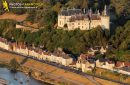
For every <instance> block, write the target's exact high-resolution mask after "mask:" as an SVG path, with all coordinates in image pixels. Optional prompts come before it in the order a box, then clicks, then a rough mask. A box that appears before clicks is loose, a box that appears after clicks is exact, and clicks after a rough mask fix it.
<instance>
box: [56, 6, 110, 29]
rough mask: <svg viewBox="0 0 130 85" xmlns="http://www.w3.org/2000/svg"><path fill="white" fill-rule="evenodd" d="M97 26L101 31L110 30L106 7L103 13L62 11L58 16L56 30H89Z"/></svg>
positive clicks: (74, 10)
mask: <svg viewBox="0 0 130 85" xmlns="http://www.w3.org/2000/svg"><path fill="white" fill-rule="evenodd" d="M97 26H100V27H102V29H108V30H109V29H110V17H109V16H108V15H107V10H106V6H105V7H104V11H103V12H102V13H99V11H97V12H96V13H92V10H91V9H90V10H88V11H86V10H85V9H83V10H82V9H75V8H73V9H64V10H63V9H62V10H61V12H60V13H59V14H58V29H64V30H75V29H77V28H79V29H80V30H90V29H93V28H95V27H97Z"/></svg>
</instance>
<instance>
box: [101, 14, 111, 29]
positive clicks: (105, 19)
mask: <svg viewBox="0 0 130 85" xmlns="http://www.w3.org/2000/svg"><path fill="white" fill-rule="evenodd" d="M101 27H102V28H103V29H108V30H109V29H110V17H109V16H101Z"/></svg>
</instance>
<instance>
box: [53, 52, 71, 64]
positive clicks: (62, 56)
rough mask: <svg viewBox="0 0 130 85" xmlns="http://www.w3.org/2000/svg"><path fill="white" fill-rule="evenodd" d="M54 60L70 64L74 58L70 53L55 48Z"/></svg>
mask: <svg viewBox="0 0 130 85" xmlns="http://www.w3.org/2000/svg"><path fill="white" fill-rule="evenodd" d="M52 55H53V61H54V62H56V63H60V64H62V65H64V66H68V65H70V64H71V63H72V62H73V58H72V57H70V55H69V54H66V53H64V52H63V51H62V50H59V49H58V50H55V51H54V52H53V53H52Z"/></svg>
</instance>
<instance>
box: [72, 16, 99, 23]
mask: <svg viewBox="0 0 130 85" xmlns="http://www.w3.org/2000/svg"><path fill="white" fill-rule="evenodd" d="M86 19H87V20H90V19H91V20H100V19H101V18H100V16H98V15H97V14H92V15H91V17H89V14H74V15H72V16H71V18H70V20H69V21H70V22H74V21H76V20H86Z"/></svg>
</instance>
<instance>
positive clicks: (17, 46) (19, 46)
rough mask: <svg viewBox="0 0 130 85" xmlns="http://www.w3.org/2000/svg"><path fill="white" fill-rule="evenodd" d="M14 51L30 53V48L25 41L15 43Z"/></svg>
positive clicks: (24, 53)
mask: <svg viewBox="0 0 130 85" xmlns="http://www.w3.org/2000/svg"><path fill="white" fill-rule="evenodd" d="M12 45H13V51H14V52H17V53H20V54H22V55H26V56H27V55H29V50H28V48H27V47H26V45H25V44H23V43H13V44H12Z"/></svg>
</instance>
